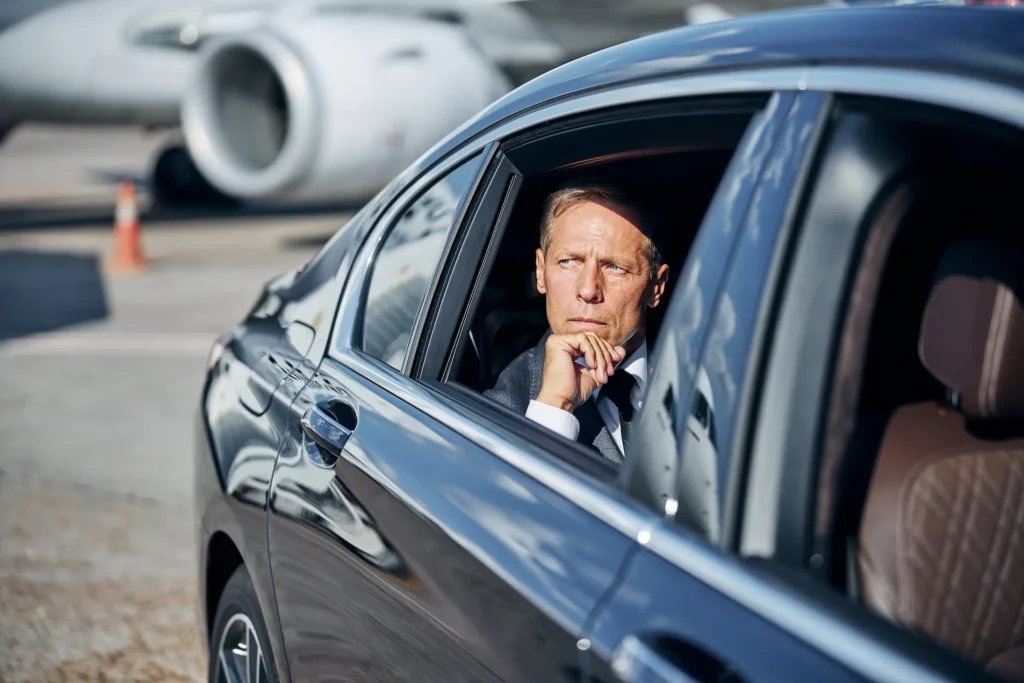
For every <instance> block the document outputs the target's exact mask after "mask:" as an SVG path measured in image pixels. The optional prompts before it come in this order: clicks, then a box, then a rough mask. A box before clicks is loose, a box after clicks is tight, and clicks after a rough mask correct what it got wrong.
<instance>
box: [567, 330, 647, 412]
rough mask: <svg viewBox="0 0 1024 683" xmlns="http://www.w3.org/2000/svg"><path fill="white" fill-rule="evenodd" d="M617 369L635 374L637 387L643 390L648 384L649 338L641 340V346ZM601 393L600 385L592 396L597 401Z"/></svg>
mask: <svg viewBox="0 0 1024 683" xmlns="http://www.w3.org/2000/svg"><path fill="white" fill-rule="evenodd" d="M577 362H578V361H577ZM584 364H585V363H584ZM616 370H625V371H626V372H628V373H629V374H631V375H633V379H635V380H636V385H637V387H639V388H640V391H641V392H643V390H644V385H646V384H647V340H646V339H645V340H644V341H642V342H640V346H639V348H637V350H636V351H634V352H633V353H631V354H629V356H627V357H626V360H624V361H623V362H622V364H621V365H620V366H619V367H618V368H616ZM600 393H601V387H600V386H598V387H597V388H596V389H594V393H593V394H591V398H593V399H594V400H595V401H596V400H597V397H598V395H600ZM637 395H639V394H637Z"/></svg>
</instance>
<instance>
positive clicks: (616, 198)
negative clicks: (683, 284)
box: [540, 183, 663, 280]
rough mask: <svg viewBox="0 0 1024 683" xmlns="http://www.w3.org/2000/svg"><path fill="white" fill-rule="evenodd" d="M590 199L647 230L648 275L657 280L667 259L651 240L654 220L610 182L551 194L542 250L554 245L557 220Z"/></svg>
mask: <svg viewBox="0 0 1024 683" xmlns="http://www.w3.org/2000/svg"><path fill="white" fill-rule="evenodd" d="M587 202H593V203H596V204H602V205H605V206H612V207H615V208H617V209H620V210H622V211H623V212H625V213H626V214H627V215H628V216H630V217H631V220H632V221H633V223H634V225H636V227H637V228H638V229H639V230H640V232H641V233H643V250H644V255H645V256H646V257H647V263H648V275H649V277H650V279H651V280H654V279H655V278H656V277H657V276H658V269H659V268H661V265H662V263H663V261H662V258H661V252H660V251H659V250H658V246H657V245H656V244H655V243H654V240H653V239H651V228H652V226H651V225H650V220H649V218H648V217H647V215H646V214H645V213H644V211H643V210H642V209H641V208H640V207H639V206H637V205H635V204H634V203H632V202H631V201H629V200H628V199H627V198H626V197H625V196H624V195H623V194H622V193H621V192H619V191H618V190H616V189H615V188H612V187H609V186H607V185H600V184H597V183H586V184H579V185H571V186H568V187H564V188H562V189H560V190H556V191H555V192H552V193H551V194H550V195H548V198H547V200H546V201H545V202H544V219H543V220H542V221H541V224H540V250H541V252H542V253H544V254H545V255H546V254H547V253H548V246H550V245H551V229H552V228H553V227H554V225H555V221H557V220H558V218H559V217H561V216H562V215H563V214H564V213H565V212H566V211H568V210H569V209H571V208H573V207H574V206H579V205H580V204H586V203H587Z"/></svg>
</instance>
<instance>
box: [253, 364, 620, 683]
mask: <svg viewBox="0 0 1024 683" xmlns="http://www.w3.org/2000/svg"><path fill="white" fill-rule="evenodd" d="M335 401H344V402H346V403H349V404H350V405H352V406H353V407H354V408H355V410H356V413H357V415H358V426H357V427H356V429H355V431H354V434H353V436H352V437H351V439H350V440H349V442H348V445H347V446H346V448H345V449H344V451H343V454H342V457H341V458H340V459H339V460H338V463H337V465H336V466H335V467H334V468H333V469H320V468H318V467H316V466H315V465H314V464H312V462H311V460H310V459H309V458H308V456H307V455H306V449H307V448H310V447H314V448H315V446H312V444H310V443H309V441H308V439H304V438H303V434H302V432H301V430H300V429H298V428H297V424H298V416H299V415H301V414H302V413H303V412H304V411H305V410H306V409H307V408H308V407H310V406H311V405H313V404H330V403H331V402H335ZM292 413H293V424H294V425H296V427H295V428H291V429H289V432H288V437H287V439H286V443H285V446H284V448H283V450H282V454H281V458H280V460H279V463H278V467H277V470H276V471H275V475H274V484H273V490H272V493H271V505H270V525H269V529H270V531H269V535H270V547H271V557H272V564H273V573H274V581H275V586H276V590H277V597H278V605H279V609H280V613H281V623H282V627H283V631H284V639H285V642H286V646H287V649H288V657H289V662H290V667H291V671H292V675H293V680H295V681H309V680H323V679H324V677H325V676H326V675H327V673H328V672H329V671H331V670H333V669H334V667H336V666H345V665H348V664H349V663H350V662H351V665H352V666H354V667H357V668H356V669H353V671H356V670H358V671H359V672H360V673H361V674H362V675H363V680H381V681H384V680H387V681H404V680H410V681H411V680H418V681H460V680H465V681H479V680H506V681H536V680H573V676H574V675H575V669H576V667H577V654H576V646H575V643H576V640H577V639H578V636H579V634H580V632H581V630H582V627H583V623H584V621H585V619H586V617H587V615H588V613H589V611H590V609H591V608H592V607H593V606H594V605H595V604H596V603H597V600H598V599H599V598H600V596H601V595H602V594H603V592H604V591H605V589H606V588H607V587H608V586H609V585H610V584H611V582H612V580H613V578H614V576H615V572H616V570H617V569H618V567H619V565H620V562H621V560H622V558H623V557H624V555H625V553H626V550H627V549H628V548H629V546H630V545H631V540H630V539H628V538H625V537H623V536H622V535H621V534H620V533H618V532H617V531H616V530H614V529H611V528H610V527H609V526H607V525H606V524H605V523H603V522H601V521H599V520H598V519H596V518H594V517H592V516H591V515H590V514H589V513H588V512H587V511H585V510H583V509H580V508H579V507H578V506H576V505H575V504H573V503H572V502H570V501H567V500H565V499H564V498H562V497H561V496H559V495H557V494H555V493H554V492H552V491H551V490H549V489H547V488H546V487H544V486H543V485H541V484H539V483H538V482H537V481H535V480H533V479H531V478H530V477H529V476H527V475H525V474H523V473H522V472H520V471H518V470H517V469H516V468H514V467H511V466H510V465H508V464H507V463H505V462H504V461H502V460H501V459H499V458H497V457H495V456H494V455H492V454H490V453H488V452H487V451H486V450H485V449H483V448H481V447H480V446H478V445H476V444H474V443H473V442H471V441H469V440H467V439H466V438H465V437H463V436H461V435H459V434H458V433H456V432H455V431H453V430H451V429H449V428H447V427H446V426H444V425H443V424H441V423H440V422H437V421H434V420H432V419H431V418H430V417H429V416H428V415H426V414H423V413H422V412H420V411H419V410H417V409H415V408H413V407H411V406H408V405H407V404H404V403H403V402H402V401H401V400H399V399H397V398H395V397H394V396H390V395H389V394H388V393H387V392H385V391H382V390H381V389H380V388H379V387H377V386H376V385H374V384H373V383H371V382H369V381H368V380H366V379H365V378H363V377H361V376H360V375H359V374H357V373H355V372H353V371H351V370H349V369H347V368H346V367H345V366H343V365H342V364H340V363H338V362H336V361H334V360H333V359H330V358H328V359H326V360H325V361H324V363H323V364H322V366H321V369H320V371H318V373H317V375H316V377H315V378H314V379H313V381H312V382H310V384H309V385H308V386H307V387H306V390H305V391H304V392H303V394H302V395H301V396H300V398H299V400H298V401H297V402H296V404H295V406H294V407H293V411H292ZM524 651H529V652H530V653H531V654H530V656H529V657H522V656H521V653H522V652H524Z"/></svg>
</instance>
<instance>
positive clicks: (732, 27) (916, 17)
mask: <svg viewBox="0 0 1024 683" xmlns="http://www.w3.org/2000/svg"><path fill="white" fill-rule="evenodd" d="M824 64H831V65H860V66H879V67H895V68H912V69H919V70H930V71H941V72H946V73H956V74H962V75H970V76H975V77H979V78H984V79H986V80H993V81H999V82H1006V83H1010V84H1012V85H1015V86H1024V11H1022V10H1020V9H1015V8H1010V7H964V6H950V5H901V6H871V7H813V8H808V9H800V10H786V11H773V12H764V13H759V14H752V15H747V16H744V17H740V18H737V19H730V20H727V21H722V22H715V23H709V24H703V25H699V26H687V27H682V28H679V29H674V30H671V31H665V32H661V33H657V34H654V35H650V36H646V37H644V38H639V39H636V40H632V41H629V42H626V43H623V44H621V45H616V46H615V47H611V48H607V49H605V50H601V51H599V52H595V53H593V54H590V55H587V56H586V57H582V58H580V59H577V60H575V61H572V62H570V63H568V64H565V65H562V66H560V67H558V68H555V69H553V70H551V71H549V72H547V73H545V74H543V75H541V76H539V77H537V78H535V79H533V80H532V81H530V82H528V83H526V84H525V85H523V86H521V87H519V88H517V89H516V90H514V91H512V92H511V93H509V94H508V95H506V96H505V97H503V98H501V99H499V100H498V101H497V102H495V103H494V104H492V105H491V106H489V107H488V108H486V109H484V110H483V111H482V112H481V113H480V114H478V115H477V116H476V117H475V118H474V119H472V120H471V121H470V122H468V123H467V124H466V125H465V126H464V127H463V128H461V129H460V130H458V131H456V132H455V133H454V134H453V135H452V136H450V137H449V138H448V139H447V140H445V142H444V143H442V144H441V145H439V146H438V147H437V148H435V150H434V151H433V152H431V153H428V154H427V155H426V157H425V158H424V159H422V160H421V161H422V162H423V163H421V164H417V166H419V168H420V170H422V169H425V168H427V167H429V166H432V165H433V163H434V162H436V161H437V160H438V159H440V158H441V157H442V156H444V155H445V154H446V153H447V152H448V151H450V150H452V149H454V148H456V147H458V146H461V145H462V144H464V143H465V142H468V141H469V140H471V139H472V138H474V137H476V136H478V135H479V134H481V133H483V132H484V131H486V130H488V129H489V128H492V127H494V126H496V125H498V124H499V123H501V122H502V121H505V120H506V119H508V118H510V117H512V116H515V115H516V114H519V113H521V112H523V111H525V110H528V109H532V108H535V107H537V106H540V105H543V104H546V103H550V102H552V101H555V100H559V99H564V98H568V97H572V96H575V95H579V94H582V93H584V92H588V91H592V90H599V89H604V88H608V87H614V86H617V85H623V84H626V83H629V82H632V81H638V80H649V79H657V78H659V77H667V76H679V75H687V74H695V73H701V72H706V71H712V70H714V71H720V70H723V69H740V68H755V67H784V66H801V65H824Z"/></svg>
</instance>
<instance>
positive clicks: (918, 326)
mask: <svg viewBox="0 0 1024 683" xmlns="http://www.w3.org/2000/svg"><path fill="white" fill-rule="evenodd" d="M879 115H880V116H890V117H891V118H890V120H889V121H888V122H889V123H891V125H893V126H895V127H896V129H897V130H898V132H899V135H900V136H901V137H902V138H903V139H905V140H908V141H909V142H910V145H911V148H912V149H913V150H914V153H913V160H912V161H911V162H910V164H909V165H908V167H907V168H906V169H905V172H904V173H902V174H901V176H900V178H899V179H898V181H897V182H895V183H894V184H893V185H892V186H891V187H887V188H886V189H885V190H883V192H882V196H880V197H879V198H878V200H877V204H878V210H877V211H876V212H875V216H876V218H875V220H874V223H873V224H871V227H870V228H869V231H868V232H869V234H868V237H867V241H866V242H865V246H864V248H863V253H862V255H861V259H860V264H859V268H858V270H857V272H856V274H855V276H854V280H853V285H852V287H851V291H850V294H849V304H848V310H847V315H846V319H845V323H844V329H843V331H842V335H841V342H840V347H841V348H840V352H839V355H838V356H837V359H838V360H837V364H836V369H835V374H834V380H833V394H832V402H831V406H830V410H831V415H830V418H829V420H828V428H827V432H826V435H825V440H824V441H823V443H824V444H825V449H824V455H823V460H824V462H823V463H822V467H821V470H820V476H821V479H820V481H819V487H820V492H819V504H820V503H821V502H822V501H825V502H826V503H827V505H828V506H829V509H828V510H826V515H825V517H824V519H825V522H824V523H823V524H820V525H819V527H818V533H819V534H820V535H823V536H827V537H828V539H829V541H830V547H831V551H830V552H831V555H832V559H833V562H832V563H831V568H830V572H829V573H830V576H829V579H830V581H831V582H832V583H833V585H835V587H836V588H837V589H838V590H841V591H844V592H845V593H846V595H847V596H848V597H849V599H850V600H852V601H854V602H856V603H857V604H861V605H864V606H866V607H867V608H869V609H871V610H872V611H874V612H875V613H877V614H879V615H882V616H883V617H885V618H886V619H889V620H891V621H893V622H895V623H897V624H899V625H902V626H904V627H906V628H908V629H909V630H911V631H912V632H914V633H917V634H919V635H921V636H923V637H926V638H928V639H931V640H933V641H936V642H939V643H941V644H943V645H945V646H947V647H948V648H949V649H951V650H953V651H954V652H957V653H959V654H961V655H963V656H964V657H966V658H967V659H969V660H971V661H974V662H977V663H979V664H980V665H981V666H982V667H983V668H986V669H988V670H989V671H991V672H993V673H996V674H997V675H1004V676H1008V677H1010V678H1012V679H1015V680H1019V679H1021V678H1024V581H1022V577H1024V543H1021V540H1022V538H1024V533H1022V532H1024V360H1022V359H1024V355H1022V353H1021V351H1022V350H1024V346H1022V345H1024V336H1022V335H1024V307H1022V305H1021V301H1022V299H1021V296H1022V292H1024V290H1022V288H1021V287H1022V285H1024V282H1022V276H1024V236H1022V234H1021V232H1020V229H1019V225H1020V222H1021V219H1024V212H1022V207H1021V203H1020V199H1019V197H1020V188H1021V187H1022V186H1024V173H1022V169H1021V167H1020V165H1019V159H1021V158H1024V157H1022V154H1021V153H1022V152H1024V149H1022V147H1024V144H1022V142H1024V141H1022V140H1021V139H1020V134H1019V132H1016V131H1010V130H1003V129H1002V128H1001V127H999V126H997V125H996V124H993V123H992V122H977V121H972V120H959V119H958V120H956V121H945V120H930V117H926V118H925V119H922V118H920V117H916V118H915V117H911V118H912V120H906V119H903V118H901V117H900V116H896V115H895V114H892V113H891V112H887V113H880V114H879ZM851 387H852V389H851ZM837 415H838V419H837ZM836 443H842V444H843V445H842V447H840V448H839V449H838V450H835V451H834V452H832V453H830V447H829V444H836ZM833 457H834V458H835V462H829V461H830V459H832V458H833ZM821 512H822V510H821V508H819V523H821V520H822V519H823V518H822V517H821Z"/></svg>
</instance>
